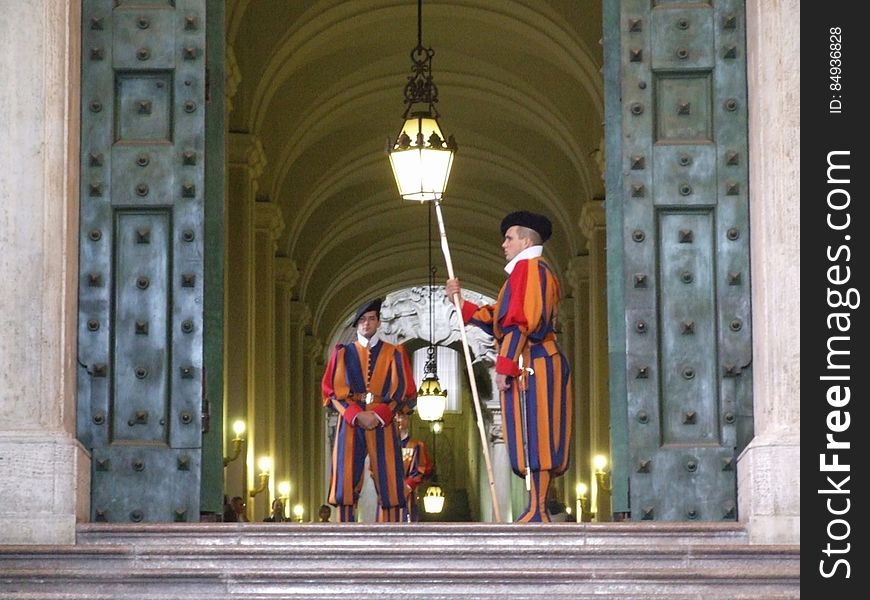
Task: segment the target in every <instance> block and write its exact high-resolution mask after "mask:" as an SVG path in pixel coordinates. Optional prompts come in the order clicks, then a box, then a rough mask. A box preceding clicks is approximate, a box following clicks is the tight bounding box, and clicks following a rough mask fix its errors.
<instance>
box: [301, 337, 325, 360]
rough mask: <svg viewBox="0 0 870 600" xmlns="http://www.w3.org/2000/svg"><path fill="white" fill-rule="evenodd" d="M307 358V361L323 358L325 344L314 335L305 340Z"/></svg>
mask: <svg viewBox="0 0 870 600" xmlns="http://www.w3.org/2000/svg"><path fill="white" fill-rule="evenodd" d="M303 342H304V350H303V351H304V352H305V358H306V359H307V360H313V361H317V360H318V359H322V358H323V342H321V341H320V339H319V338H317V337H316V336H313V335H306V336H305V337H304V338H303Z"/></svg>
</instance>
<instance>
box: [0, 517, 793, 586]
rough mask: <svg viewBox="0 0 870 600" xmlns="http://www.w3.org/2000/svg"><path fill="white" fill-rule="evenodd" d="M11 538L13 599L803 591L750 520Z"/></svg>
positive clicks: (154, 528) (93, 531)
mask: <svg viewBox="0 0 870 600" xmlns="http://www.w3.org/2000/svg"><path fill="white" fill-rule="evenodd" d="M77 534H78V543H77V544H76V545H74V546H0V598H3V599H4V600H6V599H8V600H36V599H43V600H72V599H85V598H87V599H89V600H100V599H103V598H105V599H112V600H138V599H143V600H144V599H148V600H168V599H170V598H172V599H176V598H177V599H179V600H180V599H182V598H183V599H190V600H200V599H202V600H205V599H209V600H216V599H218V598H251V599H258V598H264V599H265V598H270V599H278V598H306V599H309V598H310V599H315V600H316V599H319V598H336V597H344V596H348V597H355V598H394V597H396V598H398V597H403V598H420V597H425V598H427V599H429V598H481V599H486V598H536V597H546V598H579V599H581V600H582V599H584V598H590V599H591V598H598V599H600V598H620V599H623V600H629V599H634V598H638V599H639V598H673V599H682V598H687V599H688V598H693V599H698V600H700V599H704V600H720V599H721V600H725V599H729V600H731V599H735V598H744V599H748V598H758V599H761V598H765V599H780V598H781V599H785V598H799V597H800V564H799V560H800V549H799V547H797V546H784V545H771V546H768V545H752V544H749V543H747V540H746V534H745V531H744V530H743V529H742V527H741V526H739V525H738V524H733V523H732V524H719V523H712V524H711V523H703V524H682V523H677V524H674V523H671V524H663V523H655V524H636V523H630V524H629V523H621V524H575V523H571V524H546V525H497V524H468V523H448V524H428V523H427V524H402V525H398V526H397V525H385V524H350V525H347V524H346V525H337V524H292V523H244V524H236V523H221V524H212V523H209V524H159V525H157V524H155V525H119V524H87V525H80V526H79V527H78V528H77Z"/></svg>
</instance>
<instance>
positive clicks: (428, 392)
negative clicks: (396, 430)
mask: <svg viewBox="0 0 870 600" xmlns="http://www.w3.org/2000/svg"><path fill="white" fill-rule="evenodd" d="M430 349H431V346H430ZM426 364H427V366H428V365H429V363H428V362H427V363H426ZM446 408H447V392H446V391H445V390H442V389H441V384H440V383H439V382H438V377H437V376H436V375H435V374H434V373H428V374H426V375H425V376H424V378H423V381H422V383H420V389H419V390H418V391H417V414H418V415H420V418H421V419H423V420H424V421H440V420H441V417H443V416H444V410H445V409H446Z"/></svg>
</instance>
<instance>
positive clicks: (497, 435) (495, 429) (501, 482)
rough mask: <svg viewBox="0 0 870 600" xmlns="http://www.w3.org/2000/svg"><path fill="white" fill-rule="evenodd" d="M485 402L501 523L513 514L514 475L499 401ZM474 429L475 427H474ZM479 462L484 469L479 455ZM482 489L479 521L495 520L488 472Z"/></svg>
mask: <svg viewBox="0 0 870 600" xmlns="http://www.w3.org/2000/svg"><path fill="white" fill-rule="evenodd" d="M490 372H491V373H492V374H493V381H492V382H491V385H492V389H493V390H497V388H496V387H495V376H494V375H495V369H491V371H490ZM485 404H486V413H487V414H488V415H489V419H488V420H489V459H490V461H491V462H492V477H493V482H494V483H495V493H496V502H497V503H498V510H499V512H500V513H501V520H502V522H503V523H510V522H511V521H513V517H514V515H513V514H512V511H511V477H513V476H514V474H513V471H511V461H510V458H509V457H508V450H507V444H505V441H504V429H503V427H502V423H503V421H502V413H501V403H500V402H499V400H498V398H496V399H495V401H492V400H490V401H488V402H486V403H485ZM475 429H476V427H475ZM478 437H479V435H478ZM480 464H481V466H482V468H483V469H484V471H485V470H486V465H485V464H484V461H483V456H482V455H481V461H480ZM483 485H484V489H483V490H481V498H482V500H483V501H482V502H481V503H480V504H481V509H482V510H481V521H487V522H492V521H494V520H495V515H494V514H493V510H492V498H491V494H492V490H491V489H490V488H489V480H488V474H487V473H484V476H483Z"/></svg>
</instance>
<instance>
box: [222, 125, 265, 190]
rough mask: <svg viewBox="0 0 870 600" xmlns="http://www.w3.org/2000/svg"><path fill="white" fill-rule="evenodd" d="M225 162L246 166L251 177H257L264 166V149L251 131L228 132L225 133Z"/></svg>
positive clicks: (261, 172) (236, 165) (235, 165)
mask: <svg viewBox="0 0 870 600" xmlns="http://www.w3.org/2000/svg"><path fill="white" fill-rule="evenodd" d="M227 162H228V163H229V164H230V165H232V166H234V167H247V168H248V169H249V170H250V176H251V179H257V178H258V177H259V176H260V175H262V174H263V170H264V169H265V168H266V151H265V150H263V143H262V142H261V141H260V138H258V137H257V136H255V135H253V134H251V133H235V132H230V133H229V134H228V135H227Z"/></svg>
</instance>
